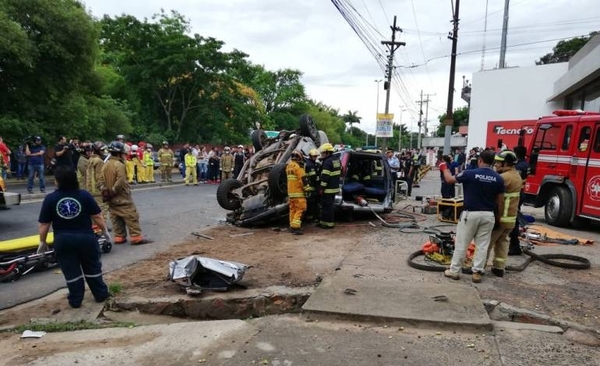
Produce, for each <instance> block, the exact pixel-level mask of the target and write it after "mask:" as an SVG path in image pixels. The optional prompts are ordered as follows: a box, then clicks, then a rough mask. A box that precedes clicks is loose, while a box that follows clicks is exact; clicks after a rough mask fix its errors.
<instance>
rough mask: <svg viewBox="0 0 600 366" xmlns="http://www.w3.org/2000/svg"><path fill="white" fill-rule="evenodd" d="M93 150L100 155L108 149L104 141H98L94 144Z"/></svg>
mask: <svg viewBox="0 0 600 366" xmlns="http://www.w3.org/2000/svg"><path fill="white" fill-rule="evenodd" d="M92 149H94V151H95V152H97V153H98V154H99V153H100V152H102V150H105V149H106V144H105V143H104V142H102V141H96V142H94V143H93V144H92Z"/></svg>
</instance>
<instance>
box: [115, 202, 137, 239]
mask: <svg viewBox="0 0 600 366" xmlns="http://www.w3.org/2000/svg"><path fill="white" fill-rule="evenodd" d="M108 207H109V208H110V222H111V223H112V228H113V232H114V233H115V238H114V240H115V244H122V243H124V242H125V240H126V239H127V230H129V236H130V238H131V242H132V243H133V242H134V241H139V240H141V239H142V229H141V227H140V215H139V214H138V212H137V209H136V207H135V205H134V204H133V203H129V204H125V205H111V204H110V203H109V205H108Z"/></svg>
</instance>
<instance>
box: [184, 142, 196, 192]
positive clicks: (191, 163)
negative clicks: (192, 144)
mask: <svg viewBox="0 0 600 366" xmlns="http://www.w3.org/2000/svg"><path fill="white" fill-rule="evenodd" d="M190 181H192V182H193V183H194V185H195V186H197V185H198V173H197V167H196V157H195V156H194V154H193V153H192V149H191V148H188V149H187V153H186V154H185V185H186V186H189V185H190Z"/></svg>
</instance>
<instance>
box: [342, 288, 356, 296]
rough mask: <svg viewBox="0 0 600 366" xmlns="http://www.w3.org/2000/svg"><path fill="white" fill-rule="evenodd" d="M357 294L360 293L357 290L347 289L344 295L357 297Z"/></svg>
mask: <svg viewBox="0 0 600 366" xmlns="http://www.w3.org/2000/svg"><path fill="white" fill-rule="evenodd" d="M357 292H358V291H356V290H355V289H353V288H347V289H345V290H344V293H345V294H346V295H356V293H357Z"/></svg>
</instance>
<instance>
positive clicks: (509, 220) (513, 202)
mask: <svg viewBox="0 0 600 366" xmlns="http://www.w3.org/2000/svg"><path fill="white" fill-rule="evenodd" d="M500 175H501V176H502V179H504V187H505V191H504V201H502V203H501V205H500V207H499V211H498V212H499V213H500V227H501V228H503V229H512V228H514V227H515V222H517V212H518V210H519V197H520V195H521V188H523V179H522V178H521V175H520V174H519V172H518V171H517V170H516V169H514V168H511V169H509V170H507V171H505V172H503V173H502V174H500Z"/></svg>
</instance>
